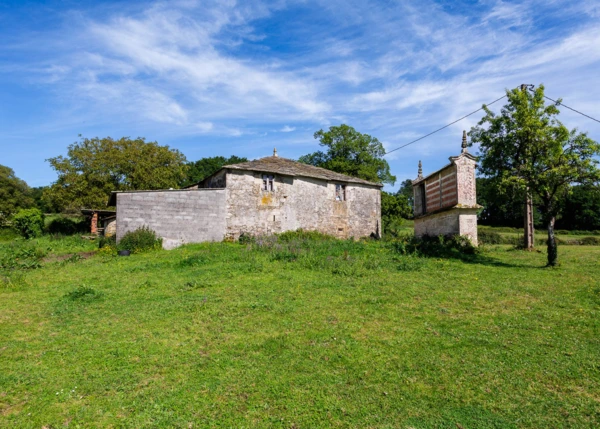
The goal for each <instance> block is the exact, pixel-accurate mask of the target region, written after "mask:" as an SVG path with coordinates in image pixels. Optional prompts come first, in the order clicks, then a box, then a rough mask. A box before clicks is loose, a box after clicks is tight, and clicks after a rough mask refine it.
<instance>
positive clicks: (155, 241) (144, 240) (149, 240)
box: [117, 226, 162, 253]
mask: <svg viewBox="0 0 600 429" xmlns="http://www.w3.org/2000/svg"><path fill="white" fill-rule="evenodd" d="M161 248H162V238H160V237H157V236H156V233H155V232H154V231H152V230H151V229H150V228H149V227H147V226H142V227H141V228H138V229H136V230H135V231H129V232H128V233H126V234H125V235H124V236H123V238H121V241H119V244H118V245H117V249H119V250H130V251H131V252H132V253H140V252H144V251H147V250H158V249H161Z"/></svg>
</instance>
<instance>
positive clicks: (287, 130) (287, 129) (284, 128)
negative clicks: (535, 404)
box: [279, 125, 296, 133]
mask: <svg viewBox="0 0 600 429" xmlns="http://www.w3.org/2000/svg"><path fill="white" fill-rule="evenodd" d="M295 130H296V127H290V126H289V125H286V126H284V127H283V128H282V129H280V130H279V131H280V132H282V133H290V132H292V131H295Z"/></svg>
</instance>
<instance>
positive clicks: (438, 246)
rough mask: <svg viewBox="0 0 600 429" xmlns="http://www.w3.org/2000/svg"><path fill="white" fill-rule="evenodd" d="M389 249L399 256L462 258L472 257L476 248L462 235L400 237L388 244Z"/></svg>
mask: <svg viewBox="0 0 600 429" xmlns="http://www.w3.org/2000/svg"><path fill="white" fill-rule="evenodd" d="M390 247H391V248H392V249H393V250H394V251H396V252H397V253H400V254H401V255H417V256H429V257H436V258H452V257H458V258H462V257H464V256H466V255H474V254H475V253H477V248H476V247H475V246H473V243H471V240H469V238H468V237H465V236H462V235H449V236H443V235H440V236H437V237H430V236H424V237H420V238H417V237H414V236H407V237H400V238H399V239H398V240H397V241H394V242H392V243H391V244H390Z"/></svg>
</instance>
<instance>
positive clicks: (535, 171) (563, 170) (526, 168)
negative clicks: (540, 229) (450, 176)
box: [469, 85, 600, 266]
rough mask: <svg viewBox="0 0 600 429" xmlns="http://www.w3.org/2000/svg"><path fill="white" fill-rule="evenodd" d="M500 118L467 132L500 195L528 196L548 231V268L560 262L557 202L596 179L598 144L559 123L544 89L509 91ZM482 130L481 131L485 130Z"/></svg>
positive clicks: (555, 108) (490, 114) (482, 168)
mask: <svg viewBox="0 0 600 429" xmlns="http://www.w3.org/2000/svg"><path fill="white" fill-rule="evenodd" d="M506 96H507V97H508V103H507V104H506V105H505V106H504V107H503V108H502V111H501V113H500V114H499V115H496V114H494V113H493V112H492V111H491V110H490V109H489V108H487V106H485V105H484V106H483V108H484V110H485V113H486V115H485V116H484V117H483V118H482V119H481V121H479V124H478V125H477V126H476V127H473V128H472V129H471V131H470V133H469V135H470V136H471V143H472V144H473V143H479V144H480V155H481V156H480V167H479V168H480V171H481V173H483V174H484V175H485V176H487V177H491V178H494V179H497V180H498V183H499V186H500V189H501V190H506V189H515V190H517V191H519V192H523V193H525V192H530V193H531V194H532V195H533V197H534V203H537V206H538V209H539V211H540V213H541V215H542V220H543V221H544V222H545V223H546V225H547V229H548V265H550V266H554V265H556V264H557V262H558V254H557V247H556V240H555V237H554V224H555V221H556V216H557V214H558V212H559V209H560V204H559V201H560V199H561V197H564V196H565V195H567V194H568V193H569V192H570V190H571V185H572V184H573V183H588V182H593V181H596V180H598V179H599V177H600V174H599V170H598V168H597V165H598V161H597V160H596V159H595V156H597V155H599V154H600V145H599V144H598V143H597V142H595V141H594V140H592V139H590V138H589V137H588V136H587V134H586V133H579V132H578V131H577V130H576V129H574V130H571V131H569V130H568V129H567V128H566V127H565V126H564V125H563V124H562V123H561V122H560V121H559V120H558V119H557V115H558V114H559V109H558V106H559V105H560V102H561V100H560V99H559V100H558V102H557V103H556V104H551V105H548V106H546V105H545V102H544V86H543V85H540V86H539V87H538V88H537V89H535V90H534V91H528V90H527V88H526V87H525V86H523V87H522V88H521V89H513V90H507V91H506ZM484 125H485V127H484Z"/></svg>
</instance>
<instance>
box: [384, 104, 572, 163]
mask: <svg viewBox="0 0 600 429" xmlns="http://www.w3.org/2000/svg"><path fill="white" fill-rule="evenodd" d="M505 97H506V95H503V96H502V97H500V98H497V99H495V100H494V101H492V102H491V103H488V104H486V105H485V106H491V105H492V104H494V103H496V102H497V101H500V100H502V99H503V98H505ZM565 107H566V106H565ZM480 110H483V107H480V108H479V109H477V110H475V111H473V112H471V113H469V114H468V115H465V116H463V117H462V118H460V119H457V120H456V121H454V122H450V123H449V124H448V125H444V126H443V127H442V128H438V129H437V130H435V131H432V132H430V133H429V134H426V135H424V136H422V137H419V138H418V139H416V140H413V141H411V142H409V143H406V144H405V145H402V146H400V147H397V148H396V149H392V150H390V151H388V152H386V153H385V154H386V155H387V154H390V153H392V152H396V151H397V150H400V149H402V148H405V147H406V146H410V145H411V144H413V143H416V142H418V141H419V140H423V139H424V138H426V137H429V136H430V135H432V134H435V133H437V132H438V131H442V130H443V129H444V128H448V127H449V126H450V125H454V124H456V123H457V122H460V121H462V120H463V119H465V118H468V117H469V116H471V115H474V114H475V113H477V112H479V111H480Z"/></svg>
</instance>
